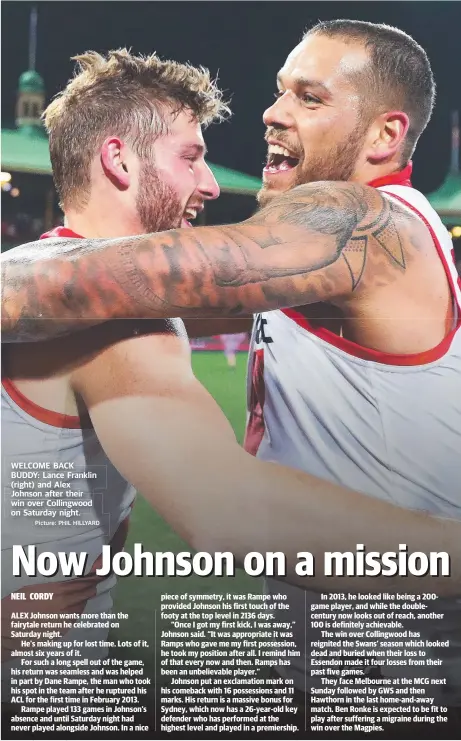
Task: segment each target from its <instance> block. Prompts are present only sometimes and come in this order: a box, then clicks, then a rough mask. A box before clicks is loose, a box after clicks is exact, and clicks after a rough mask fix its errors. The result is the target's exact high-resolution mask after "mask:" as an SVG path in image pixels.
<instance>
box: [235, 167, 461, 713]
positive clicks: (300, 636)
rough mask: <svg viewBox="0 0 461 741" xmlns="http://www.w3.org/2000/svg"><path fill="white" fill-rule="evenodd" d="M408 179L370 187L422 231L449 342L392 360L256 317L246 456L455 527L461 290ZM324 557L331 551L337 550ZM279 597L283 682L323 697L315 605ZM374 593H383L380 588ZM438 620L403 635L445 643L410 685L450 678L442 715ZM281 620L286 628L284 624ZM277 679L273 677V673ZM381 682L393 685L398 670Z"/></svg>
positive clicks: (286, 322)
mask: <svg viewBox="0 0 461 741" xmlns="http://www.w3.org/2000/svg"><path fill="white" fill-rule="evenodd" d="M410 172H411V166H409V167H408V168H406V169H405V170H404V171H402V172H401V173H399V174H397V175H396V176H391V177H389V178H384V179H382V180H380V181H375V182H374V183H371V185H373V186H374V187H378V188H379V190H380V191H381V192H382V193H383V194H384V195H385V197H386V198H390V199H395V200H396V201H397V202H398V203H400V204H402V205H403V207H404V208H408V209H410V211H412V212H413V213H415V214H416V215H417V216H418V217H419V218H420V219H421V220H422V221H423V222H424V224H426V226H427V228H428V229H429V231H430V233H431V235H432V238H433V242H434V249H436V250H437V253H438V255H439V257H440V260H441V261H442V263H443V266H444V268H445V271H446V274H447V277H448V280H449V283H450V286H451V291H452V296H453V301H454V307H455V311H454V314H455V321H454V325H453V328H452V331H451V332H450V334H449V335H448V336H447V337H446V338H445V339H444V340H443V341H442V342H441V343H440V344H439V345H438V347H436V348H434V349H433V350H430V351H428V352H423V353H419V354H415V355H406V356H399V355H390V354H386V353H380V352H377V351H374V350H369V349H366V348H364V347H361V346H359V345H357V344H355V343H353V342H350V341H348V340H346V339H344V338H342V337H338V336H336V335H335V334H333V333H332V332H329V331H328V330H326V329H317V328H315V329H314V328H313V327H311V326H310V324H309V322H308V320H307V319H305V318H304V316H302V315H301V314H300V313H298V312H297V311H294V310H283V311H271V312H267V313H263V314H259V315H257V316H256V318H255V324H254V328H253V334H252V341H251V349H250V356H249V373H248V388H247V396H248V417H247V429H246V436H245V448H246V450H247V451H249V452H250V453H252V454H253V455H257V457H258V458H260V459H261V460H267V461H275V462H278V463H281V464H284V465H288V466H292V467H294V468H297V469H300V470H304V471H305V472H307V473H310V474H313V475H315V476H318V477H319V478H322V479H326V480H329V481H332V482H335V483H337V484H341V485H343V486H347V487H348V488H350V489H353V490H356V491H359V492H362V493H364V494H367V495H369V496H372V497H376V498H378V499H381V500H385V501H387V502H390V503H393V504H395V505H399V506H401V507H404V508H407V509H413V510H424V511H426V512H429V513H432V514H434V515H438V516H441V517H447V518H455V519H461V488H460V481H461V458H460V449H461V330H460V327H461V322H460V311H461V289H460V283H461V281H460V279H459V277H458V274H457V271H456V269H455V264H454V252H453V250H452V242H451V239H450V237H449V234H448V232H447V229H446V228H445V227H444V226H443V224H442V222H441V220H440V218H439V217H438V215H437V214H436V212H435V211H434V210H433V209H432V207H431V206H430V204H429V203H428V201H427V200H426V198H425V197H424V196H423V195H422V194H421V193H419V192H417V191H416V190H414V189H413V188H412V187H411V183H410V182H409V175H410ZM350 516H351V517H353V516H354V513H353V511H351V513H350ZM325 543H326V544H327V543H328V534H326V535H325ZM365 546H366V544H365ZM371 546H372V543H370V547H371ZM397 548H398V544H397V545H396V550H397ZM330 549H331V550H332V551H334V550H336V549H335V543H334V542H331V548H330ZM305 550H309V543H308V542H306V548H305ZM325 550H328V547H327V546H326V547H325ZM404 583H405V580H402V589H401V590H400V591H402V592H404V591H405V590H404V586H403V585H404ZM268 588H269V590H270V591H271V592H275V593H277V592H280V582H274V583H273V584H272V583H271V581H270V580H269V581H268ZM284 590H286V592H287V594H288V595H289V600H290V606H291V608H290V609H291V614H290V617H289V618H288V619H292V620H295V621H296V622H295V625H294V628H295V639H296V641H297V644H298V649H299V650H300V652H301V656H300V657H299V659H296V658H295V659H293V658H292V659H291V661H292V664H291V666H290V668H289V669H288V670H287V671H285V674H287V675H289V676H291V677H292V678H293V679H294V680H295V684H296V685H297V686H298V688H299V689H301V690H304V689H305V687H306V684H305V681H306V682H307V688H309V686H311V687H312V686H321V684H320V679H318V678H317V677H309V673H310V672H309V669H310V668H311V663H310V649H309V645H310V643H311V641H312V640H318V639H320V638H321V635H320V630H312V629H309V628H308V629H307V633H306V635H305V632H304V628H305V624H306V625H307V626H308V625H309V605H310V604H313V603H318V602H319V595H318V593H315V592H310V591H307V592H304V590H300V589H298V588H295V587H291V586H290V585H285V586H284ZM345 590H346V591H347V587H346V588H345ZM370 591H371V590H370ZM373 591H374V592H376V593H379V591H386V590H385V580H382V581H381V582H380V585H379V587H378V586H377V588H376V589H375V590H373ZM407 612H408V611H407ZM435 612H436V613H444V615H445V617H444V619H443V620H424V621H422V620H417V619H415V620H412V621H409V622H408V623H406V624H405V629H410V630H413V631H418V632H420V633H421V637H422V638H423V639H424V638H427V639H430V640H431V641H432V640H441V641H447V640H449V641H450V647H449V648H448V649H442V648H439V649H431V648H428V649H425V650H426V651H427V656H430V655H431V651H433V653H434V655H435V656H440V658H441V659H443V664H442V665H433V666H431V667H430V668H428V667H425V668H424V670H422V669H421V667H420V666H418V667H417V669H415V674H416V676H423V675H424V673H427V672H429V671H431V672H432V674H434V675H436V676H440V677H447V684H446V685H433V686H431V695H432V694H433V689H432V687H434V690H435V689H437V688H439V689H440V690H441V692H442V698H439V699H440V701H441V703H442V704H444V705H450V704H453V702H455V701H456V702H461V595H460V599H446V600H438V601H437V602H436V609H435ZM277 619H280V620H283V621H286V620H287V614H286V612H285V611H282V612H281V613H280V615H279V616H277ZM305 620H306V623H305ZM364 640H366V639H364ZM391 640H392V639H391ZM305 667H306V668H307V670H308V671H307V674H308V676H307V679H306V680H305ZM312 668H313V669H314V668H315V667H313V666H312ZM317 668H319V667H317ZM283 669H284V667H279V670H280V671H281V673H282V670H283ZM381 671H382V673H383V674H391V673H395V674H397V673H398V672H399V669H398V668H393V667H384V668H382V669H381ZM400 673H402V674H403V676H406V675H408V673H409V668H408V667H401V668H400ZM442 700H443V702H442Z"/></svg>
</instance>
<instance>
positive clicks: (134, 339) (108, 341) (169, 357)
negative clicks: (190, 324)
mask: <svg viewBox="0 0 461 741" xmlns="http://www.w3.org/2000/svg"><path fill="white" fill-rule="evenodd" d="M82 334H83V333H82ZM84 334H85V335H87V337H86V338H83V337H82V338H80V341H83V340H85V342H86V344H85V353H84V354H83V353H82V354H81V355H80V357H81V362H80V363H79V364H78V366H76V367H75V368H74V370H73V372H72V374H71V384H72V386H73V388H74V390H76V391H77V392H79V393H81V391H82V390H84V388H85V387H88V386H89V385H91V386H94V385H95V382H96V380H95V379H99V382H100V383H101V384H106V385H108V386H111V387H117V388H119V387H121V386H124V387H126V386H128V385H130V386H132V385H133V384H138V383H140V384H141V385H142V384H150V383H152V382H153V381H155V379H156V378H160V377H163V376H164V375H165V373H167V372H168V370H167V369H168V368H169V367H170V368H171V366H173V365H174V366H175V367H177V368H180V369H181V371H184V372H188V369H189V368H190V345H189V341H188V338H187V334H186V331H185V328H184V324H183V322H182V321H181V320H180V319H159V320H151V319H146V320H142V319H136V320H132V319H130V320H124V319H122V320H114V321H111V322H107V323H106V324H103V325H100V326H98V327H95V328H94V329H93V330H92V331H90V330H89V331H88V332H85V333H84ZM75 337H76V336H75V335H74V338H75Z"/></svg>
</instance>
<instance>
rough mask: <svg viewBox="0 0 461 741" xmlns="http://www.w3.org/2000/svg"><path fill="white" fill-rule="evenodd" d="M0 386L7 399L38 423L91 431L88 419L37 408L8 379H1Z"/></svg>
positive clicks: (36, 405) (37, 406)
mask: <svg viewBox="0 0 461 741" xmlns="http://www.w3.org/2000/svg"><path fill="white" fill-rule="evenodd" d="M2 386H3V390H4V392H5V394H6V395H7V396H8V398H9V399H10V400H11V401H12V402H14V404H16V406H18V407H19V408H20V409H21V410H22V411H23V412H25V414H27V415H29V417H32V418H33V419H35V420H37V421H38V422H42V423H43V424H46V425H49V426H50V427H58V428H60V429H69V430H80V429H91V428H92V424H91V420H90V417H89V416H88V417H78V416H75V415H71V414H61V413H60V412H53V411H51V410H50V409H45V408H44V407H41V406H39V405H38V404H36V403H35V402H34V401H31V400H30V399H28V398H27V397H26V396H24V394H23V393H22V392H21V391H20V390H19V389H18V388H17V386H16V385H15V384H14V383H13V381H11V379H9V378H2Z"/></svg>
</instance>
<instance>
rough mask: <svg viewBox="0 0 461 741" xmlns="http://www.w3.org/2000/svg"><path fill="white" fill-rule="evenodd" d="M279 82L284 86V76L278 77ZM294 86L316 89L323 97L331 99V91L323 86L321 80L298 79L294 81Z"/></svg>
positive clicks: (279, 75)
mask: <svg viewBox="0 0 461 741" xmlns="http://www.w3.org/2000/svg"><path fill="white" fill-rule="evenodd" d="M277 82H278V83H279V84H280V85H282V86H283V81H282V75H281V74H280V73H279V74H278V75H277ZM293 85H294V86H295V87H310V88H315V89H316V90H319V91H320V92H321V93H323V95H325V96H326V97H328V98H331V91H330V90H329V89H328V88H327V86H326V85H324V84H323V82H320V81H319V80H312V79H309V78H308V77H296V78H295V79H294V80H293Z"/></svg>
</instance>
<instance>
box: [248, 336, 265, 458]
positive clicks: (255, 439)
mask: <svg viewBox="0 0 461 741" xmlns="http://www.w3.org/2000/svg"><path fill="white" fill-rule="evenodd" d="M265 398H266V389H265V386H264V350H255V351H254V353H253V360H252V367H251V391H250V399H249V402H248V409H249V418H248V423H247V427H246V432H245V440H244V443H243V447H244V448H245V450H246V451H247V453H251V455H256V453H257V452H258V449H259V446H260V445H261V441H262V439H263V437H264V431H265V422H264V402H265Z"/></svg>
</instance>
